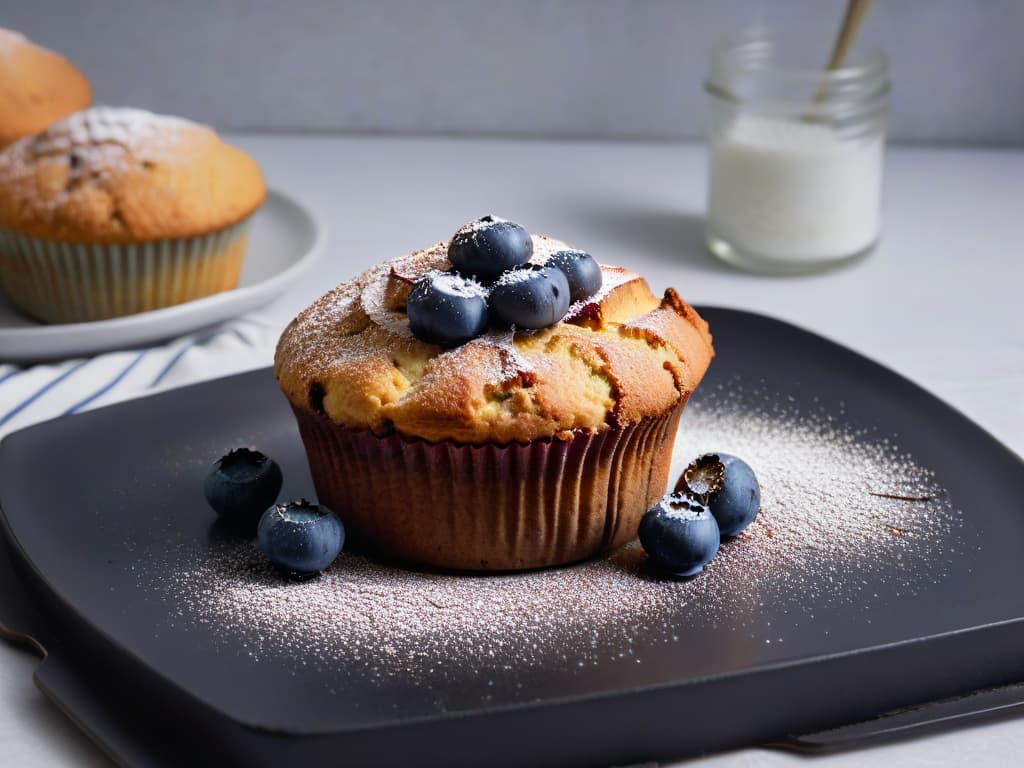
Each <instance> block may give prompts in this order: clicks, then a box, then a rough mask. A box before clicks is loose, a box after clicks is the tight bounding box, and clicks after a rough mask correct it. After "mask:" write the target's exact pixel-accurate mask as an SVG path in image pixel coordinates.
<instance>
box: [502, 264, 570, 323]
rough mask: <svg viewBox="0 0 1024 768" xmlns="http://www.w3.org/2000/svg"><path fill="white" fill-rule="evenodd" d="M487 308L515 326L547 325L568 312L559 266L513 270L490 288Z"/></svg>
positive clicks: (564, 281)
mask: <svg viewBox="0 0 1024 768" xmlns="http://www.w3.org/2000/svg"><path fill="white" fill-rule="evenodd" d="M491 311H492V312H493V313H494V314H495V316H497V318H498V319H499V320H501V321H502V322H504V323H506V324H507V325H514V326H516V327H517V328H547V327H548V326H549V325H554V324H555V323H557V322H558V321H559V320H561V319H562V318H563V317H565V313H566V312H568V311H569V281H568V279H567V278H566V276H565V274H564V273H563V272H562V271H561V270H560V269H555V268H554V267H541V266H537V265H531V266H528V267H522V268H520V269H513V270H510V271H508V272H506V273H505V274H504V275H502V276H501V279H500V280H498V282H496V283H495V284H494V287H493V288H491Z"/></svg>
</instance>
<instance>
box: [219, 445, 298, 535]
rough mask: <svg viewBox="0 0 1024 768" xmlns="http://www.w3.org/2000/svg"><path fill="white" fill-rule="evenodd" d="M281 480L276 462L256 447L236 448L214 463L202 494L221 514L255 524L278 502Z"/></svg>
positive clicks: (279, 469)
mask: <svg viewBox="0 0 1024 768" xmlns="http://www.w3.org/2000/svg"><path fill="white" fill-rule="evenodd" d="M281 482H282V477H281V468H280V467H279V466H277V462H276V461H274V460H273V459H271V458H268V457H267V456H265V455H264V454H263V453H261V452H260V451H257V450H256V449H255V448H235V449H234V450H233V451H229V452H228V453H227V454H226V455H224V456H221V457H220V458H219V459H217V461H216V462H215V463H214V465H213V468H212V469H211V470H210V472H209V474H208V475H207V476H206V480H205V481H204V482H203V493H205V494H206V500H207V501H208V502H209V503H210V506H211V507H213V509H214V510H215V511H216V512H217V514H218V515H221V516H223V517H225V518H229V519H231V520H233V521H246V520H251V521H252V522H253V523H255V522H256V521H257V520H258V519H259V516H260V515H261V514H263V512H264V510H266V509H267V507H269V506H270V505H271V504H273V503H274V502H275V501H277V494H278V493H280V492H281Z"/></svg>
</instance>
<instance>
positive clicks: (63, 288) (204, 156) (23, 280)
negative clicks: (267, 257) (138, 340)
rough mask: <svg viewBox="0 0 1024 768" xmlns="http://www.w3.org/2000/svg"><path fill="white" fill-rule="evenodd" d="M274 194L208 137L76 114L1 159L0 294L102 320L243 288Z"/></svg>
mask: <svg viewBox="0 0 1024 768" xmlns="http://www.w3.org/2000/svg"><path fill="white" fill-rule="evenodd" d="M265 196H266V188H265V186H264V183H263V177H262V174H261V173H260V170H259V167H258V166H257V165H256V163H255V161H254V160H252V158H250V157H249V156H248V155H247V154H245V153H244V152H242V151H241V150H240V149H236V148H235V147H232V146H229V145H227V144H225V143H224V142H222V141H221V140H220V138H219V137H218V136H217V134H216V133H215V132H214V131H213V130H212V129H211V128H208V127H206V126H204V125H199V124H197V123H193V122H190V121H188V120H183V119H180V118H175V117H167V116H163V115H155V114H152V113H150V112H145V111H142V110H137V109H127V108H105V107H96V108H93V109H88V110H84V111H82V112H77V113H75V114H73V115H71V116H70V117H68V118H66V119H64V120H61V121H59V122H57V123H54V124H53V125H51V126H50V127H49V128H47V129H46V130H45V131H43V132H42V133H39V134H37V135H35V136H31V137H27V138H24V139H21V140H19V141H17V142H15V143H14V144H12V145H11V146H10V147H8V148H6V149H5V150H4V151H3V152H0V282H2V284H3V288H4V289H5V290H6V292H7V294H8V295H9V297H10V299H11V300H12V301H13V303H14V304H15V305H16V306H17V307H18V308H19V309H21V310H22V311H24V312H25V313H26V314H29V315H31V316H33V317H35V318H37V319H39V320H43V321H45V322H53V323H67V322H78V321H86V320H101V319H105V318H110V317H116V316H119V315H127V314H133V313H136V312H144V311H147V310H151V309H157V308H160V307H166V306H170V305H172V304H179V303H181V302H184V301H189V300H191V299H196V298H200V297H202V296H207V295H210V294H213V293H217V292H219V291H224V290H228V289H230V288H233V287H235V285H236V284H237V283H238V278H239V275H240V273H241V269H242V260H243V257H244V252H245V247H246V238H247V232H248V228H247V225H248V221H249V218H250V216H251V215H252V214H253V212H255V211H256V209H257V208H259V206H260V205H261V204H262V203H263V200H264V198H265Z"/></svg>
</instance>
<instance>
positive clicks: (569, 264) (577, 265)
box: [544, 250, 602, 304]
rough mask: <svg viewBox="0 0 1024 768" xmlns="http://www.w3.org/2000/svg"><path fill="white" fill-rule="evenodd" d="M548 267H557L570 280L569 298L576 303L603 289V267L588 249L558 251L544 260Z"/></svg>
mask: <svg viewBox="0 0 1024 768" xmlns="http://www.w3.org/2000/svg"><path fill="white" fill-rule="evenodd" d="M544 266H546V267H556V268H557V269H560V270H562V272H564V273H565V276H566V278H567V279H568V280H569V300H570V301H571V302H572V303H573V304H575V303H576V302H577V301H583V299H586V298H588V297H590V296H593V295H594V294H595V293H597V292H598V291H599V290H601V282H602V276H601V267H600V266H599V265H598V263H597V262H596V261H595V260H594V257H593V256H591V255H590V254H589V253H587V252H586V251H576V250H567V251H558V252H557V253H553V254H551V255H550V256H549V257H548V260H547V261H546V262H544Z"/></svg>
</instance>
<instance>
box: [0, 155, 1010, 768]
mask: <svg viewBox="0 0 1024 768" xmlns="http://www.w3.org/2000/svg"><path fill="white" fill-rule="evenodd" d="M235 139H236V140H237V143H239V144H240V145H242V146H243V147H244V148H245V149H247V150H249V151H250V152H252V153H253V154H254V155H255V157H256V158H257V159H258V160H259V162H260V163H261V164H262V166H263V168H264V171H265V173H266V176H267V179H268V181H269V183H270V184H271V185H272V186H274V187H277V188H279V189H281V190H283V191H285V192H287V193H289V194H291V195H293V196H295V197H297V198H299V199H300V200H302V201H303V202H304V203H306V204H307V205H308V206H309V207H311V208H312V209H313V211H314V212H315V213H316V215H317V216H318V217H319V218H320V219H321V221H322V222H324V223H326V225H327V227H328V247H327V249H326V253H325V255H324V256H323V257H322V258H321V260H320V262H319V263H318V264H317V265H315V266H314V268H313V269H312V270H311V271H310V273H308V274H307V275H306V276H305V277H304V278H303V279H302V280H301V281H300V282H299V284H298V285H297V286H296V287H295V288H294V289H293V290H292V291H290V292H289V293H287V294H286V295H284V296H282V297H281V298H280V299H279V300H278V301H277V302H276V303H275V304H274V305H273V306H272V307H271V308H270V309H269V312H270V313H271V314H272V316H273V317H274V319H275V320H278V321H279V322H281V323H282V324H283V323H284V322H285V321H286V320H287V319H289V318H290V317H291V316H292V315H294V314H295V312H296V311H297V310H298V309H300V308H301V307H302V306H304V305H305V304H307V303H308V302H309V301H310V300H311V299H313V298H314V297H316V296H318V295H319V294H321V293H323V292H324V290H326V288H328V287H330V286H332V285H334V284H335V283H337V282H340V281H341V280H343V279H345V278H347V277H349V276H351V275H352V274H354V273H355V272H357V271H359V270H361V269H363V268H364V267H367V266H370V265H371V264H374V263H377V262H379V261H382V260H384V259H386V258H391V257H393V256H397V255H399V254H401V253H404V252H406V251H409V250H412V249H414V248H417V247H421V246H424V245H427V244H429V243H431V242H434V241H437V240H440V239H442V238H444V237H447V236H448V235H449V234H450V233H451V232H453V231H454V230H455V229H456V228H457V227H458V226H459V225H460V224H462V223H464V222H466V221H469V220H470V219H473V218H475V217H477V216H481V215H484V214H485V213H495V214H498V215H500V216H504V217H506V218H511V219H515V220H517V221H519V222H521V223H523V224H524V225H526V226H527V227H528V228H529V229H531V230H532V231H535V232H547V233H549V234H552V235H554V236H557V237H559V238H560V239H563V240H566V241H568V242H570V243H572V244H574V245H576V246H578V247H581V248H584V249H586V250H589V251H590V252H591V253H593V254H595V255H596V256H597V257H598V258H599V260H601V261H604V262H608V263H619V264H624V265H627V266H629V267H631V268H633V269H635V270H636V271H638V272H640V273H642V274H644V275H645V276H646V277H647V278H648V281H649V282H650V283H651V285H652V287H653V288H655V290H656V291H657V290H658V289H662V288H664V287H665V286H667V285H670V284H671V285H674V286H675V287H676V288H678V289H679V291H680V293H681V294H682V295H683V296H684V297H685V298H686V299H687V300H688V301H690V302H692V303H705V304H717V305H723V306H730V307H737V308H742V309H750V310H755V311H759V312H763V313H765V314H769V315H774V316H776V317H779V318H782V319H784V320H788V321H790V322H793V323H796V324H798V325H801V326H803V327H805V328H809V329H811V330H814V331H816V332H817V333H819V334H821V335H824V336H827V337H829V338H831V339H833V340H835V341H838V342H840V343H842V344H845V345H847V346H849V347H852V348H853V349H855V350H857V351H859V352H862V353H863V354H865V355H868V356H869V357H872V358H874V359H875V360H877V361H879V362H881V363H883V364H885V365H887V366H889V367H891V368H893V369H895V370H896V371H898V372H900V373H902V374H904V375H905V376H907V377H909V378H910V379H912V380H914V381H916V382H917V383H919V384H921V385H922V386H923V387H925V388H926V389H928V390H930V391H931V392H933V393H935V394H936V395H937V396H939V397H940V398H942V399H944V400H946V401H947V402H949V403H951V404H952V405H953V406H955V407H956V408H958V409H960V410H961V411H963V412H964V413H965V414H966V415H967V416H969V417H970V418H971V419H973V420H974V421H976V422H978V423H979V424H980V425H981V426H983V427H984V428H985V429H987V430H988V431H989V432H991V433H992V434H993V435H995V436H996V438H998V439H999V440H1001V441H1002V442H1003V443H1005V444H1006V445H1008V446H1009V447H1010V448H1011V449H1012V450H1014V451H1015V452H1016V453H1018V454H1022V455H1024V311H1022V309H1021V307H1022V305H1024V249H1022V243H1024V151H991V150H956V149H926V148H896V149H892V150H890V151H889V154H888V157H887V160H886V191H885V212H884V234H883V240H882V244H881V246H880V247H879V249H878V250H877V251H876V252H875V253H874V254H872V255H871V256H870V257H869V258H868V259H866V260H864V261H862V262H860V263H857V264H854V265H852V266H849V267H846V268H843V269H841V270H838V271H835V272H831V273H825V274H819V275H815V276H810V277H799V278H766V277H759V276H755V275H748V274H745V273H741V272H737V271H734V270H732V269H730V268H728V267H725V266H723V265H720V264H719V263H718V262H716V261H715V260H714V259H713V258H712V257H711V256H709V255H708V254H707V253H706V252H705V250H704V247H703V241H702V227H703V222H702V217H703V207H704V180H705V155H704V149H703V147H701V146H698V145H692V144H686V145H684V144H629V143H616V144H606V143H592V142H586V143H582V142H580V143H577V142H540V141H522V142H520V141H478V140H443V139H416V140H413V139H370V138H334V137H316V136H303V137H298V136H288V137H285V136H274V137H269V136H241V137H235ZM254 362H255V363H258V364H262V363H264V362H267V361H263V360H261V361H254ZM34 665H35V659H34V658H33V657H32V656H31V655H29V654H28V653H26V652H23V651H20V650H18V649H16V648H13V647H11V646H8V645H6V644H3V643H0V744H2V745H3V746H2V747H0V755H2V757H3V759H2V760H0V762H3V763H4V764H6V765H17V766H25V767H26V768H34V767H36V766H39V767H41V766H54V765H97V766H98V765H109V762H108V761H107V760H106V759H105V758H104V757H103V756H102V755H100V753H99V752H98V751H97V750H96V748H95V747H93V746H92V745H91V744H90V743H89V742H88V740H87V739H86V738H85V737H84V736H82V735H80V734H79V733H78V732H77V731H76V730H75V729H74V727H73V726H71V725H70V723H68V722H67V721H65V719H64V718H63V716H62V715H60V714H59V713H58V712H57V710H56V709H55V708H54V707H53V706H52V705H50V704H49V702H47V701H46V700H45V699H44V698H43V696H42V695H41V694H40V693H39V692H38V691H36V689H35V688H34V687H33V686H32V682H31V676H32V670H33V667H34ZM1022 752H1024V718H1018V719H1010V720H1004V721H1001V722H996V723H991V724H986V725H979V726H974V727H971V728H962V729H958V730H948V731H944V732H942V733H939V734H935V735H931V736H927V737H922V738H918V739H915V740H911V741H907V742H902V743H899V744H893V745H887V746H881V747H874V748H870V749H864V750H858V751H853V752H846V753H841V754H837V755H832V756H829V757H824V758H814V759H811V760H808V759H807V758H802V757H799V756H795V755H790V754H785V753H781V752H774V751H770V750H761V749H757V750H745V751H742V752H735V753H731V754H726V755H719V756H715V757H711V758H704V759H702V760H699V761H695V762H694V763H692V764H693V765H699V766H716V768H725V767H726V766H728V767H730V768H733V767H739V766H744V767H749V766H795V765H798V764H799V765H804V766H806V765H809V764H812V765H815V766H818V765H820V766H822V768H825V767H826V766H827V768H836V767H838V766H842V767H843V768H850V767H851V766H860V765H888V764H897V763H898V764H900V765H929V766H934V765H940V766H942V765H948V766H953V765H960V764H962V763H965V762H967V761H968V760H969V761H970V762H971V764H973V765H975V766H1002V765H1006V764H1010V763H1012V762H1014V761H1015V760H1016V759H1019V756H1020V754H1021V753H1022ZM688 765H689V763H688Z"/></svg>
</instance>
